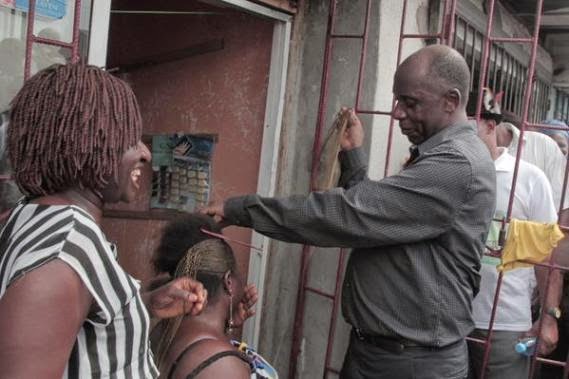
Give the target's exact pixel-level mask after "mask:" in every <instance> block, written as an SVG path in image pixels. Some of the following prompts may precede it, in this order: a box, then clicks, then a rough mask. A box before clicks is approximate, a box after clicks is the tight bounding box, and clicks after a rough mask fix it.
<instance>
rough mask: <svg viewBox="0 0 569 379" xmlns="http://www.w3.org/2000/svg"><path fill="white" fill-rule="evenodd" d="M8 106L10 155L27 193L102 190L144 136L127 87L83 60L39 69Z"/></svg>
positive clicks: (136, 110) (31, 194)
mask: <svg viewBox="0 0 569 379" xmlns="http://www.w3.org/2000/svg"><path fill="white" fill-rule="evenodd" d="M11 105H12V109H11V116H10V124H9V126H8V149H9V154H10V160H11V162H12V165H13V169H14V172H13V174H14V178H15V180H16V182H17V183H18V186H19V187H20V190H21V191H22V192H23V193H25V194H26V195H28V196H43V195H50V194H53V193H56V192H60V191H62V190H66V189H68V188H72V187H75V186H78V187H79V188H81V189H90V190H93V191H94V192H95V193H96V194H98V195H99V196H100V195H101V191H102V190H103V188H104V187H105V186H106V185H107V183H108V182H109V180H110V179H117V176H118V168H119V164H120V161H121V158H122V155H123V154H124V152H126V151H127V150H128V149H129V148H130V147H134V146H136V144H137V143H138V141H139V140H140V138H141V135H142V120H141V116H140V110H139V108H138V103H137V101H136V98H135V96H134V93H133V92H132V89H131V88H130V87H129V85H128V84H126V83H125V82H124V81H122V80H120V79H118V78H116V77H113V76H112V75H110V74H109V73H107V72H105V71H103V70H101V69H99V68H97V67H94V66H87V65H85V64H82V63H76V64H66V65H53V66H51V67H48V68H47V69H44V70H42V71H40V72H38V73H37V74H35V75H34V76H33V77H32V78H30V79H29V80H28V81H26V82H25V83H24V86H23V87H22V89H21V90H20V92H18V94H17V95H16V97H15V98H14V100H13V101H12V104H11Z"/></svg>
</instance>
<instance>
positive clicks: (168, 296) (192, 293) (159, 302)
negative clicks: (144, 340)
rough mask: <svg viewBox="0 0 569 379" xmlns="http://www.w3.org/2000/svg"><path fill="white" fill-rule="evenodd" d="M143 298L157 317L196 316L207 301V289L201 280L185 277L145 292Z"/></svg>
mask: <svg viewBox="0 0 569 379" xmlns="http://www.w3.org/2000/svg"><path fill="white" fill-rule="evenodd" d="M143 299H144V303H145V304H146V308H147V309H148V312H149V313H150V315H151V316H152V317H155V318H161V319H162V318H171V317H176V316H181V315H184V314H190V315H192V316H195V315H197V314H199V313H200V312H201V311H202V309H203V308H204V306H205V304H206V302H207V290H206V289H204V288H203V285H202V284H201V283H200V282H198V281H196V280H192V279H190V278H188V277H183V278H178V279H175V280H172V281H170V282H168V283H166V284H164V285H162V286H160V287H158V288H156V289H154V290H152V291H149V292H146V293H144V294H143Z"/></svg>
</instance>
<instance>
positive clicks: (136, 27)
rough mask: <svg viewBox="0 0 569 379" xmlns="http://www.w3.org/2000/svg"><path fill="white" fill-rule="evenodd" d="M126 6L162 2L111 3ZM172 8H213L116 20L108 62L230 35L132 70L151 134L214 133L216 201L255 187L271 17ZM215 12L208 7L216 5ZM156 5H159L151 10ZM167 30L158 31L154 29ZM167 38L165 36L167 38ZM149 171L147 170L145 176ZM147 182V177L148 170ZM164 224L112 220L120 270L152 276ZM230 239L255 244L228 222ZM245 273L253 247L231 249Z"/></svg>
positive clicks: (143, 201)
mask: <svg viewBox="0 0 569 379" xmlns="http://www.w3.org/2000/svg"><path fill="white" fill-rule="evenodd" d="M114 6H115V7H118V8H119V9H140V8H142V9H144V7H155V6H156V5H155V3H154V2H153V1H146V2H143V1H140V0H136V1H127V0H123V1H121V2H120V3H116V4H114ZM167 6H169V7H170V8H167V9H166V10H169V9H176V10H194V8H193V7H196V6H199V7H201V8H200V9H202V8H203V9H207V10H211V11H212V12H215V13H214V14H208V15H189V16H186V15H160V14H155V15H143V16H139V15H133V14H114V15H113V16H112V17H111V27H110V43H109V58H108V62H107V65H108V67H119V68H120V67H121V66H127V67H128V65H129V64H133V63H136V62H144V61H146V60H147V59H146V58H145V57H149V56H156V55H160V54H168V53H170V52H173V51H178V50H181V49H187V48H190V47H195V46H199V45H200V44H202V43H206V42H208V41H216V40H219V39H222V40H223V48H222V49H220V50H216V51H210V52H206V53H204V52H201V53H198V54H196V55H194V56H191V57H188V58H185V59H180V60H176V61H172V62H167V63H161V64H157V65H153V66H150V67H145V68H143V69H140V70H136V71H132V72H127V73H126V74H125V75H122V77H123V79H125V80H127V81H128V82H130V83H131V85H132V87H133V90H134V92H135V94H136V96H137V98H138V101H139V104H140V108H141V112H142V117H143V120H144V126H143V133H144V134H174V133H177V132H183V133H190V134H214V135H216V136H217V143H216V146H215V151H214V154H213V161H212V195H211V200H214V199H215V200H219V199H225V198H227V197H229V196H232V195H233V196H234V195H240V194H246V193H251V192H255V191H256V189H257V181H258V174H259V161H260V154H261V143H262V137H263V130H264V128H263V126H264V125H263V123H264V115H265V102H266V97H267V84H268V73H269V64H270V56H271V46H272V31H273V24H272V22H271V21H269V20H266V19H262V18H258V17H255V16H252V15H249V14H246V13H242V12H237V11H233V10H229V9H223V10H219V9H218V8H215V7H208V8H205V6H204V5H201V4H200V3H196V2H187V1H185V0H178V1H177V2H173V1H171V2H169V3H168V5H167ZM210 8H211V9H210ZM152 9H155V8H152ZM157 30H159V31H160V32H159V33H157V32H156V31H157ZM164 36H168V38H164ZM145 174H147V173H146V172H145ZM145 176H146V178H149V176H150V175H145ZM143 188H146V191H141V192H143V193H141V197H140V199H138V201H137V202H134V203H133V204H128V205H124V204H120V205H118V207H119V208H120V209H123V210H124V209H127V210H136V211H146V210H147V209H148V207H149V200H148V198H149V195H150V188H151V186H150V185H149V184H147V185H146V187H143ZM163 225H164V222H163V221H160V220H152V219H150V220H133V219H129V218H123V219H119V218H105V220H104V222H103V227H104V230H105V232H107V235H108V236H109V238H110V239H112V240H114V241H116V242H117V244H118V246H119V248H120V249H119V260H120V262H121V264H122V265H123V267H125V268H126V269H127V271H129V273H131V274H133V275H134V276H135V277H137V278H138V279H141V280H144V279H148V278H149V277H150V276H151V275H152V270H151V268H150V266H149V265H148V261H149V259H150V256H151V255H152V253H153V251H154V250H155V247H156V246H157V243H158V241H159V236H160V232H161V229H162V227H163ZM225 233H226V234H227V235H228V236H230V237H231V238H235V239H237V240H241V241H250V239H251V231H250V230H249V229H245V228H228V229H226V231H225ZM233 248H234V250H235V253H236V256H237V264H238V269H239V271H240V272H241V273H242V274H243V275H244V276H246V275H247V272H248V263H249V249H247V248H243V247H240V246H238V245H236V246H233Z"/></svg>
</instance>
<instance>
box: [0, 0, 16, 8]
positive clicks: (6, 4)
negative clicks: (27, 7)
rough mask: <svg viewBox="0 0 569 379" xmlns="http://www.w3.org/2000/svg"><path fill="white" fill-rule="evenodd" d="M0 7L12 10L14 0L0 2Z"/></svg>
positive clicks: (14, 5)
mask: <svg viewBox="0 0 569 379" xmlns="http://www.w3.org/2000/svg"><path fill="white" fill-rule="evenodd" d="M0 7H8V8H12V9H14V8H15V7H16V0H0Z"/></svg>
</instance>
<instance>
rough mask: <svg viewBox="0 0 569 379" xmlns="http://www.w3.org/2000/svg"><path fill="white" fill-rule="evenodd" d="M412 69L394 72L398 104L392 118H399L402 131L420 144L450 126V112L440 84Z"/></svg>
mask: <svg viewBox="0 0 569 379" xmlns="http://www.w3.org/2000/svg"><path fill="white" fill-rule="evenodd" d="M410 71H411V70H410V69H409V68H407V67H406V68H401V69H398V70H397V73H396V74H395V81H394V84H393V94H394V95H395V99H396V100H397V103H396V105H395V109H394V110H393V117H394V118H395V119H397V120H399V127H400V128H401V133H403V134H404V135H405V136H407V139H409V141H410V142H411V143H412V144H414V145H418V144H420V143H422V142H424V141H426V140H427V139H429V138H430V137H431V136H433V135H434V134H436V133H437V132H438V131H439V130H441V129H442V128H443V127H445V126H447V125H446V124H447V123H448V120H447V117H448V114H447V113H446V112H445V110H444V104H445V99H444V96H443V95H444V94H442V93H441V89H440V87H438V86H436V85H432V84H430V83H429V82H428V81H427V80H421V78H418V76H419V75H417V74H416V73H411V72H410Z"/></svg>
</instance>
